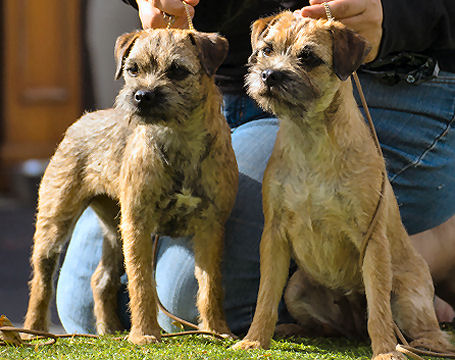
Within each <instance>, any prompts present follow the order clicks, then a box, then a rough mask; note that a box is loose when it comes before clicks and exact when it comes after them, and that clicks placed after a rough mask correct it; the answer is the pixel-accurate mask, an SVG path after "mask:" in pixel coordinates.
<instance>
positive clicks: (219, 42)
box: [189, 32, 229, 76]
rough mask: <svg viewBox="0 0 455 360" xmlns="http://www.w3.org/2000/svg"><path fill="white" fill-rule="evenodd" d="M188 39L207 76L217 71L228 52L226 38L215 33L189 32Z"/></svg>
mask: <svg viewBox="0 0 455 360" xmlns="http://www.w3.org/2000/svg"><path fill="white" fill-rule="evenodd" d="M189 37H190V40H191V42H192V43H193V45H195V46H196V48H197V51H198V56H199V61H200V62H201V66H202V68H203V69H204V71H205V73H206V74H207V75H208V76H212V75H214V74H215V72H216V71H217V70H218V68H219V67H220V65H221V64H222V63H223V61H224V59H225V58H226V55H227V53H228V50H229V43H228V41H227V39H226V38H224V37H222V36H221V35H219V34H217V33H200V32H190V33H189Z"/></svg>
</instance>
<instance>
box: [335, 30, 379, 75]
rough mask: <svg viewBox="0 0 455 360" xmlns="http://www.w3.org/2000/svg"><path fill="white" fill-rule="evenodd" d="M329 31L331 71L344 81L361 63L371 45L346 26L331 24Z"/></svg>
mask: <svg viewBox="0 0 455 360" xmlns="http://www.w3.org/2000/svg"><path fill="white" fill-rule="evenodd" d="M329 31H330V34H331V36H332V58H333V60H332V61H333V71H334V72H335V74H336V75H337V76H338V78H339V79H340V80H342V81H344V80H346V79H347V78H348V77H349V76H350V75H351V74H352V73H353V72H354V71H356V70H357V69H358V68H359V66H360V65H362V63H363V61H364V60H365V57H366V56H367V55H368V53H369V52H370V50H371V47H370V45H369V44H368V42H367V41H366V40H365V39H364V38H363V37H361V36H360V35H359V34H357V33H355V32H354V31H352V30H350V29H348V28H346V27H341V26H332V27H330V30H329Z"/></svg>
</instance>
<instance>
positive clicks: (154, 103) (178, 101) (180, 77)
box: [115, 29, 228, 122]
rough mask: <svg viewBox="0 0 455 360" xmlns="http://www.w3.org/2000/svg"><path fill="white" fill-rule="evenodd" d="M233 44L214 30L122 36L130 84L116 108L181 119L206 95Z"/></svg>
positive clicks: (121, 61)
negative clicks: (213, 31) (210, 31)
mask: <svg viewBox="0 0 455 360" xmlns="http://www.w3.org/2000/svg"><path fill="white" fill-rule="evenodd" d="M227 51H228V42H227V40H226V39H225V38H223V37H221V36H219V35H218V34H215V33H201V32H195V31H188V30H178V29H170V30H167V29H155V30H142V31H137V32H133V33H127V34H123V35H121V36H120V37H119V38H118V39H117V42H116V44H115V58H116V61H117V70H116V74H115V77H116V78H117V79H118V78H120V77H121V76H122V75H123V77H124V80H125V85H124V87H123V88H122V90H121V91H120V93H119V95H118V97H117V99H116V106H117V107H121V108H122V109H124V110H126V111H127V112H129V113H133V114H137V115H139V116H140V117H141V118H143V119H144V121H146V122H157V121H165V122H170V121H177V122H182V121H183V120H184V117H185V116H188V114H189V113H191V110H192V109H195V108H196V107H197V106H198V105H199V104H200V103H201V101H203V99H204V98H205V96H206V95H207V94H206V93H207V91H209V89H207V82H211V83H213V79H211V78H212V76H213V75H214V73H215V72H216V70H217V69H218V67H219V66H220V65H221V63H222V62H223V61H224V59H225V57H226V55H227Z"/></svg>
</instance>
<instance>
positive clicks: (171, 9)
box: [151, 0, 198, 16]
mask: <svg viewBox="0 0 455 360" xmlns="http://www.w3.org/2000/svg"><path fill="white" fill-rule="evenodd" d="M185 2H186V3H187V4H188V5H190V6H188V10H189V12H190V15H191V16H194V7H193V5H192V3H191V2H190V0H188V1H185ZM192 2H193V3H194V2H195V1H194V0H192ZM197 2H198V1H197ZM151 3H152V5H153V6H154V7H156V8H158V9H160V10H161V11H163V12H165V13H167V14H169V15H174V16H186V10H185V5H184V4H183V1H182V0H152V1H151Z"/></svg>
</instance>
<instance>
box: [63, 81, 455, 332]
mask: <svg viewBox="0 0 455 360" xmlns="http://www.w3.org/2000/svg"><path fill="white" fill-rule="evenodd" d="M361 82H362V84H363V88H364V92H365V95H366V98H367V102H368V104H369V108H370V111H371V113H372V116H373V119H374V122H375V125H376V130H377V132H378V135H379V138H380V141H381V144H382V148H383V151H384V155H385V157H386V162H387V169H388V174H389V178H390V181H391V183H392V186H393V188H394V191H395V193H396V196H397V198H398V202H399V205H400V211H401V215H402V218H403V222H404V224H405V226H406V228H407V230H408V231H409V233H411V234H413V233H417V232H420V231H423V230H426V229H429V228H432V227H434V226H437V225H439V224H441V223H442V222H444V221H445V220H447V219H448V218H449V217H451V216H452V215H453V214H455V129H454V126H455V120H454V116H455V74H448V73H442V74H441V77H440V78H438V79H435V80H433V81H431V82H428V83H424V84H421V85H419V86H412V85H407V84H399V85H395V86H393V87H390V86H388V85H382V84H380V83H378V82H377V81H376V80H375V79H373V78H371V77H369V76H368V75H361ZM224 111H225V115H226V118H227V119H228V122H229V123H230V124H231V125H232V126H233V130H232V142H233V147H234V150H235V153H236V157H237V161H238V165H239V171H240V181H239V192H238V195H237V201H236V205H235V207H234V210H233V212H232V215H231V217H230V219H229V220H228V222H227V224H226V239H225V250H224V258H223V263H222V267H223V285H224V292H225V300H224V308H225V313H226V318H227V321H228V324H229V326H230V328H231V330H232V331H233V332H234V333H242V332H245V331H246V330H247V329H248V327H249V325H250V323H251V321H252V317H253V314H254V310H255V305H256V296H257V291H258V287H259V241H260V238H261V233H262V226H263V221H264V220H263V214H262V203H261V182H262V175H263V172H264V170H265V166H266V164H267V161H268V158H269V156H270V154H271V151H272V148H273V143H274V140H275V136H276V132H277V129H278V120H277V119H275V118H273V117H271V116H270V115H268V114H266V113H263V112H262V111H261V110H260V109H258V108H257V106H256V105H255V104H254V102H253V101H252V100H251V99H249V98H247V97H245V96H235V95H226V96H225V104H224ZM101 244H102V240H101V231H100V230H99V226H98V223H97V219H96V216H95V215H94V213H93V211H91V210H90V209H88V210H87V211H86V212H85V213H84V214H83V215H82V217H81V218H80V219H79V221H78V224H77V226H76V228H75V231H74V233H73V238H72V240H71V242H70V244H69V247H68V250H67V254H66V258H65V261H64V263H63V266H62V268H61V271H60V277H59V281H58V286H57V309H58V312H59V316H60V319H61V322H62V324H63V326H64V327H65V329H66V331H67V332H71V333H73V332H83V333H87V332H94V329H95V327H94V324H95V319H94V316H93V311H92V308H93V299H92V293H91V289H90V277H91V275H92V273H93V271H94V270H95V268H96V266H97V264H98V261H99V259H100V256H101ZM193 269H194V258H193V255H192V250H191V241H190V240H188V239H171V238H162V239H161V240H160V246H159V252H158V261H157V272H156V278H157V291H158V295H159V297H160V299H161V301H162V302H163V304H164V305H165V306H166V307H167V308H168V310H170V311H171V312H172V313H174V314H176V315H179V316H181V317H183V318H185V319H187V320H189V321H193V322H196V321H197V309H196V307H195V296H196V292H197V282H196V280H195V278H194V275H193ZM122 281H123V283H124V284H125V283H126V278H125V276H124V277H123V278H122ZM118 296H119V314H120V316H121V318H122V320H123V321H124V324H125V326H128V325H129V322H128V321H129V320H128V313H127V303H128V294H127V292H126V287H123V289H122V291H120V293H119V295H118ZM280 320H281V321H288V320H289V319H288V315H287V313H286V310H285V308H284V306H281V311H280ZM159 322H160V325H161V326H162V327H163V328H164V329H165V330H166V331H173V330H175V329H174V327H173V325H172V324H171V321H170V320H169V319H167V318H166V316H165V315H164V314H161V313H160V314H159Z"/></svg>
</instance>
